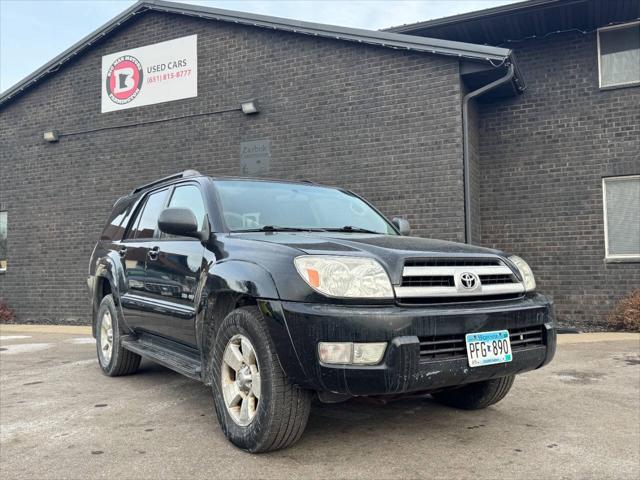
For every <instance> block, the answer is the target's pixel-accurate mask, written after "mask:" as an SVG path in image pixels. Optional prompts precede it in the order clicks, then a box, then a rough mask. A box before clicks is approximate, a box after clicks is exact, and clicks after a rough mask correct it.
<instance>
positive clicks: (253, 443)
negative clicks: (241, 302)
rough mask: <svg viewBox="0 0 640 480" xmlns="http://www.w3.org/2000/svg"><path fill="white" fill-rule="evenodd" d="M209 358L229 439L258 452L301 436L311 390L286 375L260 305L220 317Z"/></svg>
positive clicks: (219, 412)
mask: <svg viewBox="0 0 640 480" xmlns="http://www.w3.org/2000/svg"><path fill="white" fill-rule="evenodd" d="M247 342H248V344H247ZM249 347H251V348H249ZM225 353H226V355H227V357H225ZM209 358H211V362H212V364H211V377H212V378H211V384H212V390H213V399H214V402H215V407H216V414H217V417H218V422H219V423H220V427H221V428H222V431H223V432H224V434H225V436H226V437H227V438H228V439H229V441H231V443H233V444H234V445H236V446H237V447H239V448H241V449H243V450H246V451H249V452H252V453H260V452H269V451H273V450H279V449H282V448H286V447H289V446H290V445H292V444H294V443H295V442H297V441H298V440H299V439H300V437H301V436H302V433H303V432H304V429H305V427H306V426H307V420H308V419H309V412H310V410H311V393H310V392H309V391H308V390H305V389H302V388H300V387H298V386H296V385H293V384H291V383H289V381H288V380H287V378H286V377H285V374H284V372H283V371H282V368H281V367H280V362H279V360H278V356H277V354H276V352H275V348H274V345H273V341H272V340H271V337H270V335H269V333H268V332H267V329H266V327H265V325H264V320H263V318H262V315H261V314H260V312H259V310H258V309H257V308H256V307H243V308H239V309H237V310H234V311H233V312H231V313H230V314H229V315H228V316H227V317H226V318H225V319H224V320H223V321H222V323H221V325H220V327H219V328H218V330H217V335H216V339H215V341H214V342H213V345H212V351H211V356H210V357H209ZM240 358H241V359H242V361H239V359H240ZM230 360H233V361H230ZM231 365H234V367H235V368H234V367H232V366H231ZM243 372H244V373H243ZM256 372H257V375H256ZM249 377H251V383H249V382H248V378H249ZM256 379H257V381H255V380H256ZM223 384H224V385H225V386H224V387H223ZM254 385H255V386H254ZM223 390H224V391H223ZM256 395H257V396H256ZM228 404H229V406H228ZM247 405H248V406H247ZM245 407H246V409H245Z"/></svg>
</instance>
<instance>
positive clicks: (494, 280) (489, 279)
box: [479, 274, 517, 285]
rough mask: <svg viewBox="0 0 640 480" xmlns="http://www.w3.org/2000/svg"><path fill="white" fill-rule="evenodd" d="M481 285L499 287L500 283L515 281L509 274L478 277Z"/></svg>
mask: <svg viewBox="0 0 640 480" xmlns="http://www.w3.org/2000/svg"><path fill="white" fill-rule="evenodd" d="M479 278H480V283H481V284H482V285H499V284H501V283H516V282H517V280H516V279H515V277H514V276H513V275H511V274H498V275H479Z"/></svg>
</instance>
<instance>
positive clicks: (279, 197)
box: [215, 180, 397, 235]
mask: <svg viewBox="0 0 640 480" xmlns="http://www.w3.org/2000/svg"><path fill="white" fill-rule="evenodd" d="M215 185H216V188H217V190H218V195H219V197H220V202H221V207H222V213H223V215H224V220H225V223H226V224H227V226H228V227H229V229H230V230H231V231H235V232H238V231H256V230H265V231H274V230H275V231H277V230H312V231H313V230H318V231H327V230H328V231H345V232H369V233H378V234H383V235H397V233H396V231H395V230H394V229H393V227H392V226H391V225H390V224H389V223H388V222H387V221H386V220H385V219H384V218H383V217H382V216H381V215H380V214H379V213H377V212H376V211H375V210H373V209H372V208H371V207H370V206H369V205H367V204H366V203H365V202H364V201H362V200H361V199H360V198H358V197H357V196H355V195H354V194H352V193H349V192H344V191H341V190H338V189H335V188H328V187H320V186H316V185H312V184H309V185H305V184H298V183H278V182H264V181H250V180H218V181H216V183H215Z"/></svg>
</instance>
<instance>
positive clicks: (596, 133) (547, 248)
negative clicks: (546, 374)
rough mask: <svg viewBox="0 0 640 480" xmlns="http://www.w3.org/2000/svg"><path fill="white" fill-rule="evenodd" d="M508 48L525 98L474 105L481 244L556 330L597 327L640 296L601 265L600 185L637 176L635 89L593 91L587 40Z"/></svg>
mask: <svg viewBox="0 0 640 480" xmlns="http://www.w3.org/2000/svg"><path fill="white" fill-rule="evenodd" d="M510 46H512V47H515V51H516V55H517V57H518V60H519V65H520V68H521V70H522V72H523V73H524V76H525V79H526V82H527V91H526V92H525V93H524V94H523V95H522V96H520V97H519V98H514V99H511V100H508V101H503V102H501V103H499V104H498V103H495V104H483V105H481V106H480V160H481V161H480V164H481V169H480V172H481V177H480V178H481V181H480V183H481V189H480V201H481V205H482V208H481V243H482V244H483V245H485V246H491V247H497V248H502V249H505V250H507V251H511V252H514V253H518V254H520V255H521V256H522V257H523V258H525V259H526V260H527V261H528V262H529V263H530V264H531V266H532V268H533V270H534V272H535V273H536V279H537V281H538V284H539V289H540V290H541V291H543V292H548V293H550V294H551V295H552V296H553V297H554V299H555V302H556V311H557V314H558V318H559V319H560V321H561V323H563V324H570V325H574V326H579V327H589V328H601V327H604V326H605V323H606V315H607V313H608V312H609V311H610V309H611V308H612V306H613V304H614V303H615V302H616V301H618V300H619V299H620V298H621V297H622V296H623V295H625V294H626V293H628V292H629V291H631V290H632V289H634V288H640V264H638V263H626V264H612V263H605V261H604V256H605V250H604V248H605V247H604V226H603V209H602V177H605V176H612V175H627V174H637V173H640V87H634V88H624V89H617V90H608V91H600V90H599V88H598V65H597V47H596V34H595V33H590V34H587V35H582V34H579V33H563V34H559V35H551V36H549V37H547V38H546V39H543V40H531V41H527V42H524V43H521V44H514V45H510Z"/></svg>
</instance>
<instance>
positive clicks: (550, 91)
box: [0, 0, 640, 328]
mask: <svg viewBox="0 0 640 480" xmlns="http://www.w3.org/2000/svg"><path fill="white" fill-rule="evenodd" d="M639 8H640V4H639V0H619V1H618V0H617V1H610V2H597V1H595V0H580V1H559V0H553V1H548V0H547V1H540V0H534V1H529V2H523V3H520V4H515V5H511V6H507V7H501V8H498V9H491V10H486V11H481V12H476V13H474V14H467V15H463V16H457V17H450V18H448V19H440V20H437V21H432V22H424V23H419V24H415V25H407V26H403V27H397V28H395V29H392V30H396V31H395V32H373V31H366V30H358V29H348V28H341V27H331V26H326V25H318V24H312V23H306V22H298V21H290V20H283V19H278V18H272V17H264V16H259V15H250V14H242V13H237V12H228V11H223V10H218V9H211V8H205V7H198V6H193V5H184V4H174V3H170V2H163V1H143V2H139V3H138V4H136V5H134V6H133V7H131V8H130V9H128V10H127V11H125V12H123V13H122V14H121V15H120V16H118V17H117V18H116V19H114V20H113V21H111V22H109V23H108V24H106V25H105V26H103V27H102V28H101V29H99V30H98V31H96V32H94V33H93V34H91V35H89V36H88V37H87V38H85V39H83V40H82V41H80V42H79V43H78V44H76V45H74V46H73V47H71V48H70V49H69V50H67V51H66V52H64V53H63V54H61V55H60V56H58V57H56V58H55V59H53V60H52V61H51V62H49V63H48V64H47V65H45V66H43V67H42V68H41V69H39V70H38V71H36V72H34V73H33V74H32V75H30V76H29V77H27V78H26V79H25V80H24V81H22V82H20V83H19V84H17V85H16V86H14V87H12V88H10V89H9V90H7V91H5V92H4V93H2V95H1V96H0V145H1V148H0V242H2V243H0V262H2V263H0V270H4V272H3V273H0V297H1V298H3V299H5V301H6V302H7V303H8V304H9V305H10V306H11V307H12V308H13V309H14V310H15V311H16V313H17V315H18V318H19V319H20V320H22V321H43V320H56V321H64V322H78V323H88V322H89V318H88V315H89V304H88V301H87V299H86V286H85V277H86V271H87V261H88V258H89V256H90V253H91V249H92V248H93V244H94V243H95V240H96V239H97V237H98V235H99V231H100V230H101V227H102V224H103V222H104V220H105V218H106V215H107V213H108V211H109V209H110V206H111V204H112V203H113V201H114V200H115V199H116V198H117V197H118V196H120V195H121V194H122V193H124V192H126V191H129V190H131V189H132V188H134V187H135V186H137V185H139V184H142V183H145V182H147V181H150V180H152V179H155V178H157V177H160V176H165V175H168V174H171V173H173V172H175V171H178V170H183V169H186V168H195V169H197V170H200V171H202V172H205V173H211V174H215V175H239V174H248V175H257V176H265V177H273V178H288V179H310V180H313V181H316V182H319V183H326V184H334V185H339V186H342V187H346V188H349V189H351V190H354V191H356V192H357V193H359V194H361V195H363V196H365V197H366V198H368V199H370V200H371V201H372V202H373V203H374V204H375V205H376V206H378V207H379V208H380V209H381V210H382V211H383V213H385V214H386V215H388V216H390V217H391V216H405V217H406V218H408V219H409V220H410V222H411V224H412V227H413V232H414V234H416V235H420V236H426V237H434V238H442V239H446V240H454V241H465V240H466V241H470V242H472V243H476V244H481V245H486V246H497V247H499V248H503V249H505V250H507V251H509V252H512V253H518V254H521V255H522V256H523V257H524V258H525V259H527V260H528V261H529V262H530V263H531V264H532V267H533V269H534V271H535V272H536V274H537V280H538V283H539V286H540V290H542V291H544V292H547V293H549V294H551V295H552V296H553V297H554V298H555V301H556V308H557V311H558V314H559V320H560V322H561V323H563V324H565V325H574V326H580V327H590V328H598V327H602V326H603V325H604V322H605V318H606V314H607V312H608V311H609V309H610V308H611V306H612V305H613V303H614V302H615V301H616V300H617V299H619V298H620V297H621V296H623V295H624V294H626V293H627V292H629V291H631V290H632V289H634V288H638V287H640V263H634V262H640V246H639V245H638V243H639V242H640V240H638V238H637V237H638V236H640V233H638V228H639V227H638V217H639V216H640V213H639V206H638V203H639V202H640V200H639V199H638V196H640V179H639V177H638V174H640V165H639V162H640V160H639V157H638V155H639V151H640V135H639V134H640V88H639V87H638V85H639V84H640V73H639V72H637V70H636V69H635V65H634V58H636V57H634V55H638V54H639V53H638V52H639V51H640V47H639V46H638V45H637V44H636V43H634V42H635V41H636V40H635V39H636V36H637V35H636V31H637V29H638V26H637V25H638V24H637V23H633V21H634V20H637V17H638V11H639ZM553 9H562V12H563V15H557V13H558V12H555V13H554V10H553ZM580 9H582V10H580ZM532 15H533V16H535V22H533V21H532V22H531V23H532V28H534V30H532V31H531V32H529V31H528V30H527V29H526V28H525V27H523V26H522V25H527V22H526V21H522V19H523V18H533V17H531V16H532ZM558 21H562V22H564V23H562V24H561V25H558V24H557V22H558ZM487 22H489V23H487ZM584 22H587V23H588V24H585V23H584ZM611 25H614V26H615V27H614V28H609V29H607V30H600V31H598V29H599V28H601V27H607V26H611ZM576 29H578V30H580V31H581V32H578V31H577V30H576ZM559 30H561V31H563V32H562V33H552V32H556V31H559ZM565 30H566V31H565ZM398 32H400V33H398ZM582 32H585V33H582ZM611 32H613V33H611ZM629 32H631V33H629ZM193 35H196V36H197V40H196V41H195V43H194V45H195V47H194V48H195V49H196V51H197V53H196V55H197V64H196V65H195V67H196V68H194V69H193V72H192V73H191V74H190V75H192V77H191V78H193V83H190V88H189V89H185V92H186V91H187V90H189V93H188V94H187V93H185V94H184V95H183V96H182V97H181V96H180V95H181V94H180V89H177V88H169V89H166V90H164V93H163V94H158V98H156V97H150V96H146V97H145V94H147V93H148V92H149V91H151V90H152V89H153V88H155V87H152V86H150V85H151V84H149V83H142V82H143V78H144V81H146V82H149V81H150V79H157V80H158V81H159V82H161V81H163V78H164V79H166V81H169V79H168V78H167V77H166V76H164V77H163V75H166V72H165V73H162V68H165V67H160V66H159V67H158V68H157V70H158V72H160V73H159V74H157V73H158V72H155V71H154V68H155V67H152V66H151V65H150V64H145V61H142V65H141V68H140V70H139V73H136V71H137V70H136V68H137V67H136V65H139V64H136V63H135V62H134V64H132V63H130V62H129V63H127V62H128V61H129V60H127V58H129V57H132V56H136V55H138V53H137V52H140V55H146V56H147V57H148V58H151V57H152V56H153V55H156V56H157V55H160V56H162V55H164V54H165V53H166V54H167V55H168V52H174V50H173V49H174V48H178V47H175V46H174V43H171V42H173V41H175V40H176V39H185V38H187V37H191V36H193ZM483 35H484V36H483ZM532 35H535V38H531V39H527V40H523V41H521V42H517V43H516V42H512V40H517V39H523V38H525V37H530V36H532ZM598 38H600V50H598V48H597V43H598ZM162 42H169V43H162ZM484 44H486V45H484ZM154 45H156V47H154ZM146 46H151V47H149V48H148V49H147V50H144V49H143V48H141V47H146ZM136 49H138V50H136ZM609 51H611V55H609V56H607V55H608V54H607V52H609ZM176 52H178V53H182V52H181V51H179V50H176ZM514 52H515V54H514ZM598 52H600V54H599V53H598ZM620 52H622V54H623V55H622V57H624V58H622V60H620V55H619V54H620ZM134 53H135V55H133V54H134ZM114 54H115V56H114ZM127 55H128V56H129V57H127V58H125V56H127ZM138 56H139V55H138ZM147 57H145V58H147ZM112 58H116V60H114V61H113V62H111V59H112ZM629 58H630V59H631V60H629ZM105 62H106V63H105ZM117 62H125V63H127V66H126V68H124V67H122V65H124V64H123V63H117ZM171 62H174V63H175V65H178V63H177V62H178V60H176V59H173V57H172V58H171ZM612 62H613V63H612ZM187 63H188V62H187ZM116 64H117V65H119V67H118V68H120V70H117V71H119V72H121V73H120V75H121V76H120V77H117V78H116V76H115V74H114V73H113V72H114V69H113V66H114V65H116ZM610 64H611V65H613V67H612V69H613V70H611V69H609V65H610ZM158 65H160V64H158ZM599 65H600V66H601V67H603V68H602V69H601V70H602V71H601V74H602V75H603V79H599V75H598V66H599ZM110 66H111V67H110ZM190 66H191V65H190ZM605 67H606V68H605ZM610 70H611V71H610ZM101 71H102V77H101V75H100V73H101ZM122 72H125V73H122ZM126 72H133V73H131V75H130V76H127V75H129V73H126ZM194 72H195V73H194ZM105 75H106V77H105ZM621 77H623V80H624V81H623V82H622V84H621V82H620V78H621ZM105 78H106V82H105ZM129 81H132V82H138V81H139V82H140V83H139V84H138V85H141V87H140V88H138V89H137V90H136V89H135V88H134V89H133V90H132V91H134V90H135V91H134V93H133V94H131V95H130V96H129V97H128V98H125V97H124V96H123V97H122V98H118V95H119V94H118V88H119V87H120V86H122V87H123V88H125V87H126V86H127V85H128V83H127V82H129ZM602 81H604V83H602ZM109 82H111V83H109ZM120 83H121V84H122V85H120ZM622 87H626V88H622ZM127 88H128V87H127ZM138 94H139V96H138V97H136V95H138ZM126 95H128V93H127V94H126ZM162 95H164V97H163V96H162ZM175 96H178V97H180V98H174V97H175ZM131 97H134V98H131ZM143 98H144V99H145V100H144V101H142V99H143ZM248 99H255V100H256V102H257V106H258V108H259V110H260V112H259V113H258V114H244V113H243V111H242V110H241V109H240V105H241V103H242V102H243V101H245V100H248ZM105 102H106V103H105ZM109 102H111V103H109ZM136 102H137V103H136ZM105 105H106V107H105ZM103 112H104V113H103ZM45 132H47V135H46V139H45V138H44V136H45V135H44V134H45ZM603 179H604V180H603ZM604 189H606V194H605V190H604ZM605 196H606V198H607V199H608V201H607V210H606V214H603V211H604V210H603V199H604V198H605ZM605 219H606V220H607V225H608V227H606V226H605ZM634 229H635V230H634ZM605 238H606V239H607V242H606V243H607V244H606V245H605Z"/></svg>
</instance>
